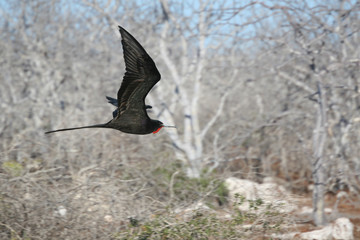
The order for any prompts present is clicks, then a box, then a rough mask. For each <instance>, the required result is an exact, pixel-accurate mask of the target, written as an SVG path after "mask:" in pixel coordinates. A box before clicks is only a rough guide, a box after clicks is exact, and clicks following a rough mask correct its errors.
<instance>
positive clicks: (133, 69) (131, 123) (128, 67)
mask: <svg viewBox="0 0 360 240" xmlns="http://www.w3.org/2000/svg"><path fill="white" fill-rule="evenodd" d="M119 31H120V34H121V43H122V46H123V54H124V60H125V75H124V77H123V81H122V84H121V87H120V89H119V91H118V93H117V99H115V98H111V97H106V98H107V99H108V101H109V103H111V104H113V105H115V106H116V110H115V111H114V112H113V119H112V120H110V121H109V122H108V123H104V124H95V125H90V126H84V127H74V128H64V129H58V130H53V131H48V132H45V133H53V132H60V131H69V130H76V129H82V128H113V129H117V130H119V131H122V132H125V133H130V134H149V133H157V132H159V131H160V129H161V128H162V127H175V126H165V125H164V124H163V123H162V122H160V121H158V120H153V119H151V118H150V117H149V116H148V114H147V112H146V109H149V108H151V106H149V105H145V98H146V95H147V94H148V93H149V91H150V90H151V89H152V87H153V86H154V85H155V84H156V83H157V82H158V81H160V78H161V76H160V73H159V71H158V69H157V68H156V65H155V62H154V61H153V60H152V59H151V57H150V56H149V55H148V54H147V52H146V51H145V49H144V48H143V47H142V46H141V45H140V43H139V42H138V41H137V40H136V39H135V38H134V37H133V36H132V35H131V34H130V33H128V32H127V31H126V30H125V29H124V28H122V27H121V26H119Z"/></svg>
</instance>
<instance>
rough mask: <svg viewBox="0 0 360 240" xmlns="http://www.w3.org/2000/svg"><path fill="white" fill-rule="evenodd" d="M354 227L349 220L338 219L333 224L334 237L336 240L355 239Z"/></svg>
mask: <svg viewBox="0 0 360 240" xmlns="http://www.w3.org/2000/svg"><path fill="white" fill-rule="evenodd" d="M353 232H354V225H353V224H352V223H351V222H350V220H349V219H348V218H344V217H343V218H338V219H336V221H335V223H334V224H333V232H332V235H333V237H334V238H335V239H348V240H352V239H354V235H353Z"/></svg>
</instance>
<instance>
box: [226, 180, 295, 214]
mask: <svg viewBox="0 0 360 240" xmlns="http://www.w3.org/2000/svg"><path fill="white" fill-rule="evenodd" d="M225 184H226V186H227V188H228V190H229V194H230V196H231V199H232V201H234V202H239V199H235V194H238V195H239V196H241V197H243V198H245V201H244V202H243V203H242V204H239V209H240V210H241V211H248V210H249V209H250V203H249V200H257V199H261V200H262V201H263V202H264V203H265V204H263V206H264V207H265V206H266V205H267V204H272V205H273V206H275V207H276V206H279V208H278V210H279V212H292V211H294V210H295V209H297V206H296V205H294V204H292V203H290V201H289V200H290V194H289V193H288V192H287V191H286V190H285V188H284V187H282V186H279V185H278V184H276V183H272V182H269V181H266V182H265V183H263V184H259V183H256V182H253V181H250V180H246V179H239V178H234V177H231V178H228V179H226V180H225Z"/></svg>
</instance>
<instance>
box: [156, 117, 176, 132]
mask: <svg viewBox="0 0 360 240" xmlns="http://www.w3.org/2000/svg"><path fill="white" fill-rule="evenodd" d="M153 123H154V131H153V134H155V133H158V132H159V131H160V129H162V128H163V127H170V128H176V127H175V126H166V125H164V124H163V123H162V122H161V121H159V120H153Z"/></svg>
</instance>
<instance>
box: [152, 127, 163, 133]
mask: <svg viewBox="0 0 360 240" xmlns="http://www.w3.org/2000/svg"><path fill="white" fill-rule="evenodd" d="M162 128H163V127H159V128H158V129H156V130H155V131H153V134H155V133H158V132H159V131H160V129H162Z"/></svg>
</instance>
